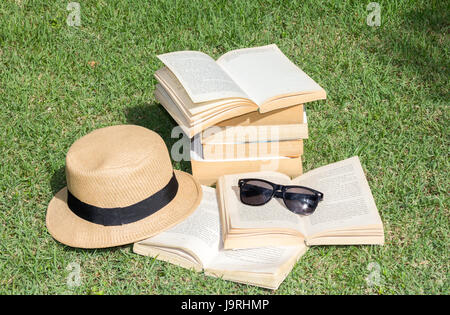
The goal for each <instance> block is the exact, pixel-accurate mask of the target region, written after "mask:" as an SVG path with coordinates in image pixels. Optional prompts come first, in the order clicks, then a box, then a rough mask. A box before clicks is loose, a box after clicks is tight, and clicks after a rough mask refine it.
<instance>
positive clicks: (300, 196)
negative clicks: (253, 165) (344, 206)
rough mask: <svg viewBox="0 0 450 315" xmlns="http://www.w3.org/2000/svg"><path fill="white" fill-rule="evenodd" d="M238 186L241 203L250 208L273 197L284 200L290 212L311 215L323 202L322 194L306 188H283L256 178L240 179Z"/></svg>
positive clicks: (262, 203)
mask: <svg viewBox="0 0 450 315" xmlns="http://www.w3.org/2000/svg"><path fill="white" fill-rule="evenodd" d="M238 185H239V190H240V198H241V202H242V203H243V204H246V205H249V206H262V205H264V204H266V203H268V202H269V201H270V200H271V199H272V198H273V197H275V198H283V201H284V204H285V205H286V207H287V208H288V209H289V210H290V211H292V212H294V213H297V214H302V215H310V214H312V213H313V212H314V210H316V207H317V205H318V203H319V201H321V200H323V194H322V193H321V192H319V191H317V190H314V189H311V188H308V187H304V186H283V185H277V184H274V183H271V182H269V181H267V180H264V179H256V178H244V179H240V180H239V181H238Z"/></svg>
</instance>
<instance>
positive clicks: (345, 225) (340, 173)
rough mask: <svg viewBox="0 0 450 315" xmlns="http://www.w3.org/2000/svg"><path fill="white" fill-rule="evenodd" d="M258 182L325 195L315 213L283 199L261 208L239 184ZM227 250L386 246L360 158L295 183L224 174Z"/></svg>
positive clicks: (266, 175) (272, 175)
mask: <svg viewBox="0 0 450 315" xmlns="http://www.w3.org/2000/svg"><path fill="white" fill-rule="evenodd" d="M243 178H259V179H265V180H268V181H270V182H273V183H276V184H280V185H299V186H306V187H310V188H313V189H315V190H318V191H320V192H322V193H323V194H324V197H323V201H321V202H319V204H318V206H317V208H316V210H315V212H314V213H313V214H311V215H309V216H302V215H298V214H295V213H293V212H291V211H289V210H288V209H287V208H286V206H285V205H284V203H283V200H282V199H278V198H272V200H270V201H269V202H268V203H267V204H265V205H262V206H249V205H245V204H243V203H242V202H241V201H240V196H239V187H238V180H239V179H243ZM218 191H219V200H220V201H219V205H220V206H221V207H220V215H221V223H222V233H223V240H224V248H225V249H236V248H253V247H260V246H280V245H292V244H299V243H306V244H307V245H350V244H383V243H384V231H383V223H382V221H381V218H380V215H379V213H378V210H377V207H376V205H375V201H374V199H373V196H372V193H371V191H370V188H369V185H368V183H367V180H366V178H365V176H364V172H363V169H362V167H361V163H360V161H359V158H358V157H356V156H355V157H352V158H349V159H346V160H343V161H340V162H337V163H333V164H330V165H327V166H323V167H319V168H317V169H315V170H312V171H309V172H307V173H305V174H303V175H300V176H299V177H296V178H294V179H292V180H291V179H290V178H289V177H288V176H287V175H284V174H281V173H278V172H270V171H264V172H256V173H255V172H254V173H245V174H233V175H225V176H222V177H221V178H219V180H218Z"/></svg>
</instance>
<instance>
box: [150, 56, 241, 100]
mask: <svg viewBox="0 0 450 315" xmlns="http://www.w3.org/2000/svg"><path fill="white" fill-rule="evenodd" d="M158 58H159V59H160V60H161V61H162V62H163V63H164V64H165V65H166V66H167V67H168V68H169V69H170V71H172V73H173V74H174V75H175V76H176V77H177V79H178V80H179V81H180V83H181V85H182V86H183V87H184V89H185V90H186V92H187V94H188V95H189V97H190V98H191V99H192V101H193V102H194V103H200V102H207V101H212V100H217V99H222V98H237V97H241V98H248V96H247V94H246V93H245V92H243V91H242V89H241V88H240V87H239V86H238V85H237V84H236V83H235V82H234V81H233V79H231V78H230V76H229V75H228V74H227V73H226V72H225V71H223V70H222V68H221V67H219V66H218V65H217V63H216V62H215V61H214V59H212V58H211V57H210V56H208V55H206V54H204V53H202V52H198V51H177V52H172V53H167V54H163V55H158Z"/></svg>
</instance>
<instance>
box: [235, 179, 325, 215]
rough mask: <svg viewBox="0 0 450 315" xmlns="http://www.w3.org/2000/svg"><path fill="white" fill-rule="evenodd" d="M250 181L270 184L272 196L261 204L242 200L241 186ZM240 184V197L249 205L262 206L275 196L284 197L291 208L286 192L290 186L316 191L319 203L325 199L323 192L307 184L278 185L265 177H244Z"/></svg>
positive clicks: (284, 200)
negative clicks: (306, 185)
mask: <svg viewBox="0 0 450 315" xmlns="http://www.w3.org/2000/svg"><path fill="white" fill-rule="evenodd" d="M249 181H261V182H264V183H266V184H269V185H270V186H272V188H273V189H272V195H271V196H270V198H269V199H267V201H265V202H263V203H261V204H249V203H246V202H244V201H243V200H242V190H241V187H242V186H243V185H245V184H246V183H247V182H249ZM238 186H239V198H240V199H241V202H242V203H243V204H246V205H249V206H262V205H265V204H266V203H268V202H269V201H270V200H272V198H273V197H275V198H282V199H283V202H284V205H285V206H286V208H288V209H289V207H288V205H287V204H286V199H285V193H286V190H288V189H290V188H302V189H306V190H308V191H311V192H312V193H314V196H316V197H317V198H318V200H317V203H319V201H322V200H323V193H321V192H320V191H317V190H315V189H312V188H309V187H305V186H297V185H277V184H274V183H272V182H269V181H267V180H265V179H260V178H242V179H239V181H238ZM298 194H299V195H306V194H301V193H298ZM307 197H311V196H310V195H307ZM316 207H317V205H316ZM316 207H314V209H313V211H312V212H314V210H316ZM289 210H290V211H293V210H291V209H289ZM312 212H311V213H312ZM311 213H309V214H311Z"/></svg>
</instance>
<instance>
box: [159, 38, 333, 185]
mask: <svg viewBox="0 0 450 315" xmlns="http://www.w3.org/2000/svg"><path fill="white" fill-rule="evenodd" d="M158 58H159V59H160V60H161V61H162V62H163V63H164V65H165V66H164V67H163V68H161V69H159V70H158V71H157V72H156V73H155V77H156V79H157V81H158V84H157V86H156V90H155V97H156V99H157V100H158V101H159V102H160V103H161V104H162V105H163V106H164V108H165V109H166V110H167V111H168V113H169V114H170V115H171V116H172V117H173V118H174V120H175V121H176V122H177V123H178V125H179V126H180V127H181V128H182V129H183V131H184V132H185V133H186V135H188V136H189V138H191V152H190V156H191V163H192V174H193V175H194V177H195V178H196V179H197V180H199V182H200V183H201V184H204V185H212V184H214V183H216V182H217V179H218V178H219V177H220V176H222V175H226V174H234V173H241V172H249V171H260V170H271V171H279V172H282V173H284V174H287V175H289V176H298V175H300V174H302V162H301V156H302V154H303V139H306V138H307V137H308V128H307V121H306V111H305V107H304V105H303V104H305V103H307V102H310V101H314V100H319V99H325V98H326V92H325V90H324V89H322V88H321V87H320V86H319V85H318V84H317V83H316V82H315V81H314V80H313V79H311V78H310V77H309V76H308V75H307V74H306V73H304V72H303V71H302V70H300V69H299V68H298V67H297V66H296V65H295V64H293V63H292V62H291V61H290V60H289V59H288V58H287V57H286V56H285V55H284V54H283V53H282V52H281V51H280V50H279V49H278V47H277V46H276V45H268V46H263V47H256V48H247V49H238V50H233V51H230V52H228V53H226V54H224V55H223V56H222V57H220V58H219V59H218V60H217V61H216V60H214V59H212V58H211V57H210V56H208V55H206V54H204V53H201V52H197V51H179V52H173V53H168V54H163V55H159V56H158Z"/></svg>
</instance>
